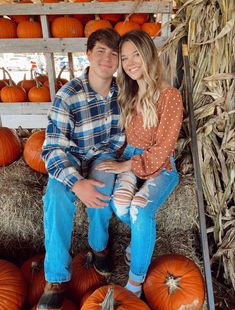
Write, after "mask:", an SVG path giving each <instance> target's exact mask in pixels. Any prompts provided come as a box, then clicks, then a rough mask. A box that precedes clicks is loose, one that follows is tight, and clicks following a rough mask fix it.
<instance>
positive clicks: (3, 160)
mask: <svg viewBox="0 0 235 310" xmlns="http://www.w3.org/2000/svg"><path fill="white" fill-rule="evenodd" d="M20 156H21V142H20V139H19V137H18V136H17V134H16V131H15V130H14V129H10V128H7V127H0V167H2V166H7V165H9V164H11V163H13V162H14V161H15V160H17V159H18V158H19V157H20Z"/></svg>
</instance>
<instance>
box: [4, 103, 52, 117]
mask: <svg viewBox="0 0 235 310" xmlns="http://www.w3.org/2000/svg"><path fill="white" fill-rule="evenodd" d="M50 106H51V102H14V103H4V102H0V114H1V116H3V115H20V114H29V115H30V114H45V115H46V114H47V112H48V109H49V108H50Z"/></svg>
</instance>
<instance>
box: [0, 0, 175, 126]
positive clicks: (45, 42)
mask: <svg viewBox="0 0 235 310" xmlns="http://www.w3.org/2000/svg"><path fill="white" fill-rule="evenodd" d="M100 13H102V14H106V13H107V14H108V13H109V14H115V13H120V14H131V13H155V14H161V22H162V30H161V36H159V37H156V38H155V39H154V42H155V45H156V46H157V47H160V46H162V45H163V43H164V42H165V40H166V39H167V38H168V36H169V34H170V23H169V20H170V18H171V14H172V1H170V0H162V1H144V2H142V3H140V4H138V3H136V2H132V1H119V2H84V3H63V2H61V3H46V4H0V15H6V16H11V15H40V19H41V24H42V31H43V38H38V39H0V53H44V55H45V58H46V63H47V71H48V76H49V87H50V92H51V98H52V100H53V98H54V95H55V67H54V53H68V56H69V58H70V59H72V53H74V52H78V51H81V52H85V51H86V42H87V38H62V39H57V38H51V37H50V27H49V23H48V20H47V16H49V15H63V14H100ZM50 104H51V103H50V102H49V103H48V102H41V103H40V102H38V103H33V102H24V103H0V126H1V124H2V126H7V127H13V128H14V127H15V128H16V127H18V126H20V125H21V126H22V127H25V128H36V127H41V128H43V127H45V126H46V114H47V111H48V108H49V107H50Z"/></svg>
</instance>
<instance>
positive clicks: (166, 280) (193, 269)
mask: <svg viewBox="0 0 235 310" xmlns="http://www.w3.org/2000/svg"><path fill="white" fill-rule="evenodd" d="M143 289H144V294H145V297H146V300H147V302H148V304H149V305H150V307H151V308H152V309H161V310H175V309H181V308H182V309H183V308H185V309H186V308H187V309H194V310H199V309H201V307H202V305H203V302H204V298H205V285H204V280H203V277H202V274H201V271H200V269H199V268H198V267H197V265H196V264H195V263H194V262H193V261H192V260H190V259H189V258H187V257H185V256H183V255H179V254H166V255H162V256H160V257H158V258H157V259H155V260H154V261H153V262H152V264H151V265H150V268H149V271H148V274H147V277H146V280H145V283H144V285H143Z"/></svg>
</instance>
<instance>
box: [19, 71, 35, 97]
mask: <svg viewBox="0 0 235 310" xmlns="http://www.w3.org/2000/svg"><path fill="white" fill-rule="evenodd" d="M17 85H18V86H21V87H23V88H24V90H25V91H26V94H28V92H29V90H30V89H31V88H32V87H35V86H36V81H35V80H34V78H33V74H32V69H31V78H30V79H29V80H28V79H26V74H24V78H23V80H21V81H19V82H18V83H17Z"/></svg>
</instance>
